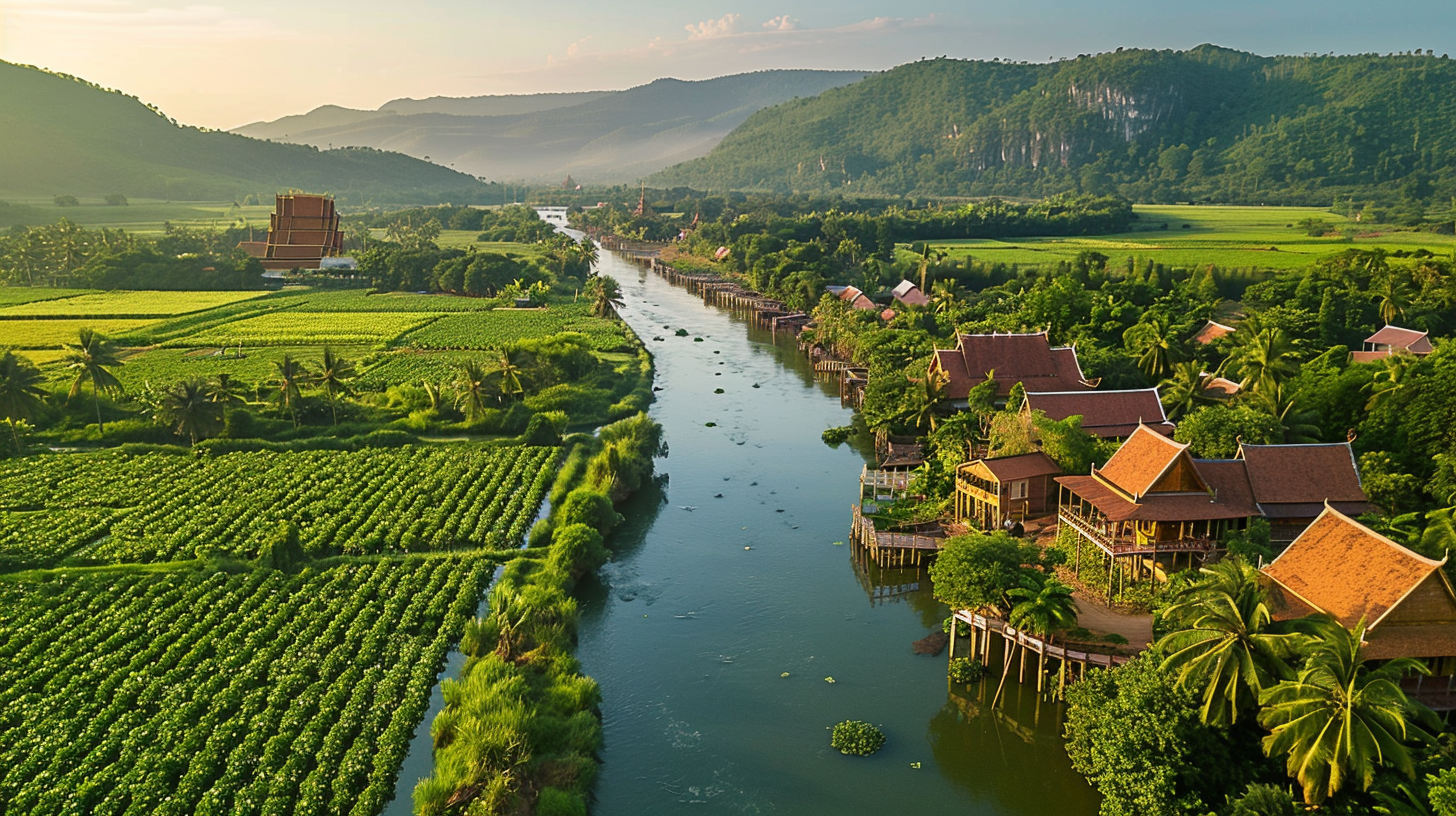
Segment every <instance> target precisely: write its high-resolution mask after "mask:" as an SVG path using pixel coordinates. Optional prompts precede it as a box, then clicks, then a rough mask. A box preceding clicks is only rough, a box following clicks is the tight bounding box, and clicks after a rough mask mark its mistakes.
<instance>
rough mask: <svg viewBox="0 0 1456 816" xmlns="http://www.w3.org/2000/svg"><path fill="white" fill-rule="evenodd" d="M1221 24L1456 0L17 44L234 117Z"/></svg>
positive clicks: (976, 55)
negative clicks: (396, 100)
mask: <svg viewBox="0 0 1456 816" xmlns="http://www.w3.org/2000/svg"><path fill="white" fill-rule="evenodd" d="M1204 42H1211V43H1214V44H1217V45H1223V46H1227V47H1230V48H1238V49H1242V50H1248V51H1253V52H1256V53H1260V54H1301V53H1329V52H1334V53H1359V52H1378V53H1387V52H1392V51H1410V50H1413V49H1416V48H1423V49H1424V48H1430V49H1434V50H1435V52H1436V53H1437V54H1441V53H1447V52H1451V53H1456V15H1453V14H1452V13H1451V9H1450V6H1449V0H1387V2H1384V3H1371V2H1368V0H1273V1H1272V2H1271V0H1258V1H1257V2H1255V1H1254V0H1221V2H1189V0H1164V2H1161V3H1149V2H1146V0H1099V2H1096V3H1089V2H1085V1H1083V2H1074V1H1073V0H1013V1H1012V2H1007V0H997V1H996V2H988V0H898V2H889V1H888V0H836V2H833V3H828V2H824V1H823V0H819V2H814V3H810V2H803V0H748V1H747V2H735V0H711V1H710V2H704V1H703V0H679V2H674V3H648V2H638V1H637V0H611V1H609V2H602V0H596V1H595V2H583V1H582V0H557V2H552V3H545V2H529V1H527V2H521V0H514V2H502V1H501V0H351V2H347V3H342V2H334V0H305V2H300V1H299V0H249V1H248V2H230V1H229V0H212V2H188V1H187V0H0V59H3V60H6V61H9V62H16V63H23V64H27V65H37V66H40V67H43V68H47V69H49V70H52V71H58V72H61V73H67V74H72V75H75V76H79V77H82V78H84V79H87V80H90V81H92V82H95V83H97V84H99V85H103V86H105V87H109V88H116V89H118V90H122V91H124V92H126V93H128V94H131V95H133V96H136V97H138V98H140V99H141V100H143V101H145V102H149V103H152V104H155V105H157V106H158V107H160V108H161V109H162V110H163V111H164V112H166V113H167V114H168V115H169V116H171V117H172V118H174V119H177V120H178V121H179V122H182V123H185V124H190V125H198V126H203V127H211V128H233V127H237V126H239V125H243V124H247V123H249V122H254V121H260V120H271V119H276V118H278V117H281V116H286V115H289V114H298V113H305V112H307V111H309V110H312V109H313V108H316V107H318V106H320V105H325V104H333V105H342V106H344V107H350V108H363V109H373V108H377V107H379V106H380V105H382V104H384V103H385V102H388V101H389V100H391V99H397V98H401V97H413V98H423V97H428V96H477V95H483V94H502V93H536V92H545V91H577V90H606V89H619V88H629V87H632V86H635V85H641V84H644V83H647V82H651V81H652V80H653V79H656V78H659V77H665V76H671V77H677V78H679V79H708V78H711V77H715V76H723V75H725V74H734V73H742V72H746V71H756V70H763V69H769V68H829V69H860V70H883V69H887V68H891V67H893V66H895V65H899V64H901V63H905V62H912V61H914V60H917V59H920V58H922V57H937V56H950V57H955V58H964V59H990V58H993V57H999V58H1001V59H1015V60H1032V61H1038V62H1040V61H1046V60H1049V59H1059V58H1071V57H1075V56H1077V55H1078V54H1084V53H1085V54H1090V53H1097V52H1101V51H1110V50H1113V49H1115V48H1118V47H1129V48H1131V47H1139V48H1178V49H1182V48H1190V47H1192V46H1195V45H1198V44H1200V43H1204Z"/></svg>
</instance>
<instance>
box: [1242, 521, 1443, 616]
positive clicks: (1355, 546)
mask: <svg viewBox="0 0 1456 816" xmlns="http://www.w3.org/2000/svg"><path fill="white" fill-rule="evenodd" d="M1445 563H1446V560H1445V559H1444V558H1443V559H1441V560H1440V561H1436V560H1433V559H1430V558H1426V557H1425V556H1423V555H1420V554H1418V553H1415V552H1412V551H1411V550H1408V549H1406V548H1405V547H1402V546H1401V545H1399V544H1397V543H1395V542H1394V541H1391V540H1390V539H1388V538H1386V537H1385V536H1383V535H1380V534H1379V533H1377V532H1375V531H1374V530H1371V529H1370V528H1369V527H1366V526H1365V525H1363V524H1360V523H1359V522H1357V521H1355V520H1354V519H1352V518H1350V517H1349V516H1346V515H1345V514H1344V513H1341V512H1340V511H1338V510H1335V509H1333V508H1329V507H1327V508H1325V510H1324V512H1323V513H1321V514H1320V515H1319V518H1316V519H1315V520H1314V523H1312V524H1310V525H1309V527H1307V528H1306V529H1305V531H1304V532H1303V533H1300V534H1299V537H1298V538H1296V539H1294V541H1293V543H1291V544H1290V545H1289V547H1288V548H1287V549H1285V550H1284V552H1283V553H1280V555H1279V557H1278V558H1276V559H1274V561H1273V562H1271V563H1270V564H1268V565H1267V566H1265V567H1264V570H1263V572H1264V574H1265V575H1267V576H1268V577H1269V578H1270V579H1271V580H1273V581H1274V582H1275V583H1276V584H1278V585H1279V587H1281V588H1283V589H1285V590H1287V591H1288V592H1290V593H1292V594H1293V595H1294V596H1295V597H1296V598H1297V599H1298V600H1299V601H1300V602H1301V603H1302V604H1304V605H1306V606H1308V607H1310V608H1313V609H1316V610H1318V611H1321V612H1327V613H1329V614H1330V615H1332V616H1333V617H1334V618H1336V619H1337V620H1339V622H1340V623H1341V624H1343V625H1344V626H1346V627H1351V628H1353V627H1354V626H1355V625H1356V624H1358V623H1359V622H1360V619H1361V618H1364V619H1365V624H1366V626H1367V627H1368V628H1371V629H1373V628H1375V627H1376V626H1377V625H1378V624H1379V623H1380V621H1381V620H1383V619H1384V618H1385V616H1386V615H1388V614H1389V613H1390V611H1391V610H1392V609H1394V608H1395V607H1396V606H1398V605H1399V604H1400V602H1401V601H1402V600H1404V599H1405V597H1406V596H1407V595H1409V594H1410V593H1411V592H1413V591H1414V590H1415V589H1416V588H1417V587H1419V586H1420V585H1421V583H1422V582H1424V581H1425V580H1426V579H1427V578H1429V577H1431V575H1432V573H1437V572H1438V571H1439V570H1440V569H1441V566H1442V565H1443V564H1445ZM1439 580H1440V581H1442V582H1443V583H1444V584H1445V589H1446V592H1448V593H1449V592H1450V591H1451V587H1450V584H1449V582H1445V576H1444V575H1440V576H1439Z"/></svg>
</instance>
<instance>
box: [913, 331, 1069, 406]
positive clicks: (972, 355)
mask: <svg viewBox="0 0 1456 816" xmlns="http://www.w3.org/2000/svg"><path fill="white" fill-rule="evenodd" d="M935 359H936V363H937V364H938V365H939V366H940V367H941V368H942V369H943V370H944V371H945V372H946V374H948V375H949V378H950V383H949V385H947V387H946V396H947V397H948V398H950V399H953V400H956V399H965V398H966V396H967V395H968V394H969V393H970V389H971V388H972V387H973V386H975V385H976V384H978V383H981V382H984V381H985V379H986V373H987V372H989V371H994V372H996V393H997V395H998V396H1003V397H1004V396H1006V395H1007V394H1009V393H1010V392H1011V387H1012V386H1013V385H1015V384H1016V383H1018V382H1019V383H1021V384H1022V385H1023V387H1025V389H1026V390H1027V391H1074V390H1078V389H1090V388H1091V386H1089V385H1088V384H1087V383H1086V379H1085V378H1084V377H1083V376H1082V366H1081V365H1080V364H1079V363H1078V362H1077V350H1076V349H1074V348H1071V347H1069V346H1063V347H1060V348H1052V347H1051V344H1050V343H1049V342H1048V341H1047V335H1046V332H1036V333H1034V334H961V335H957V336H956V348H955V349H954V350H953V351H949V350H944V349H936V351H935Z"/></svg>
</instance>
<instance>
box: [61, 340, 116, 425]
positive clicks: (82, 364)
mask: <svg viewBox="0 0 1456 816" xmlns="http://www.w3.org/2000/svg"><path fill="white" fill-rule="evenodd" d="M76 339H77V341H78V342H76V343H67V344H66V356H65V358H64V361H65V363H66V368H69V369H71V370H72V371H74V372H76V379H74V380H72V381H71V390H70V391H68V392H67V393H66V399H73V398H74V397H75V396H76V395H77V394H80V393H81V386H82V385H84V384H85V383H87V382H90V383H91V396H92V398H93V399H94V400H95V402H96V431H97V433H99V434H101V435H103V436H104V435H105V433H106V428H105V427H104V426H103V425H102V424H101V393H102V392H103V391H105V392H112V393H117V392H120V391H121V380H118V379H117V378H116V375H115V374H112V373H111V369H112V368H114V367H116V366H119V365H121V358H119V357H118V356H117V354H116V347H115V346H113V345H111V341H110V340H107V339H106V338H105V337H102V336H101V335H99V334H97V333H96V332H94V331H92V330H91V329H82V330H81V333H80V335H78V336H77V338H76Z"/></svg>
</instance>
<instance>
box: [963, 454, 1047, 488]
mask: <svg viewBox="0 0 1456 816" xmlns="http://www.w3.org/2000/svg"><path fill="white" fill-rule="evenodd" d="M976 461H978V462H979V463H980V464H981V465H982V466H983V467H985V468H986V470H987V471H989V472H990V473H991V475H992V476H995V477H996V481H998V482H1014V481H1017V480H1018V479H1030V478H1032V477H1035V476H1055V475H1057V474H1058V473H1061V472H1062V468H1061V466H1060V465H1058V464H1057V463H1056V462H1053V461H1052V458H1051V457H1050V456H1047V455H1046V454H1045V453H1042V452H1041V451H1036V452H1035V453H1023V454H1021V455H1019V456H1000V457H997V458H995V459H978V460H976Z"/></svg>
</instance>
